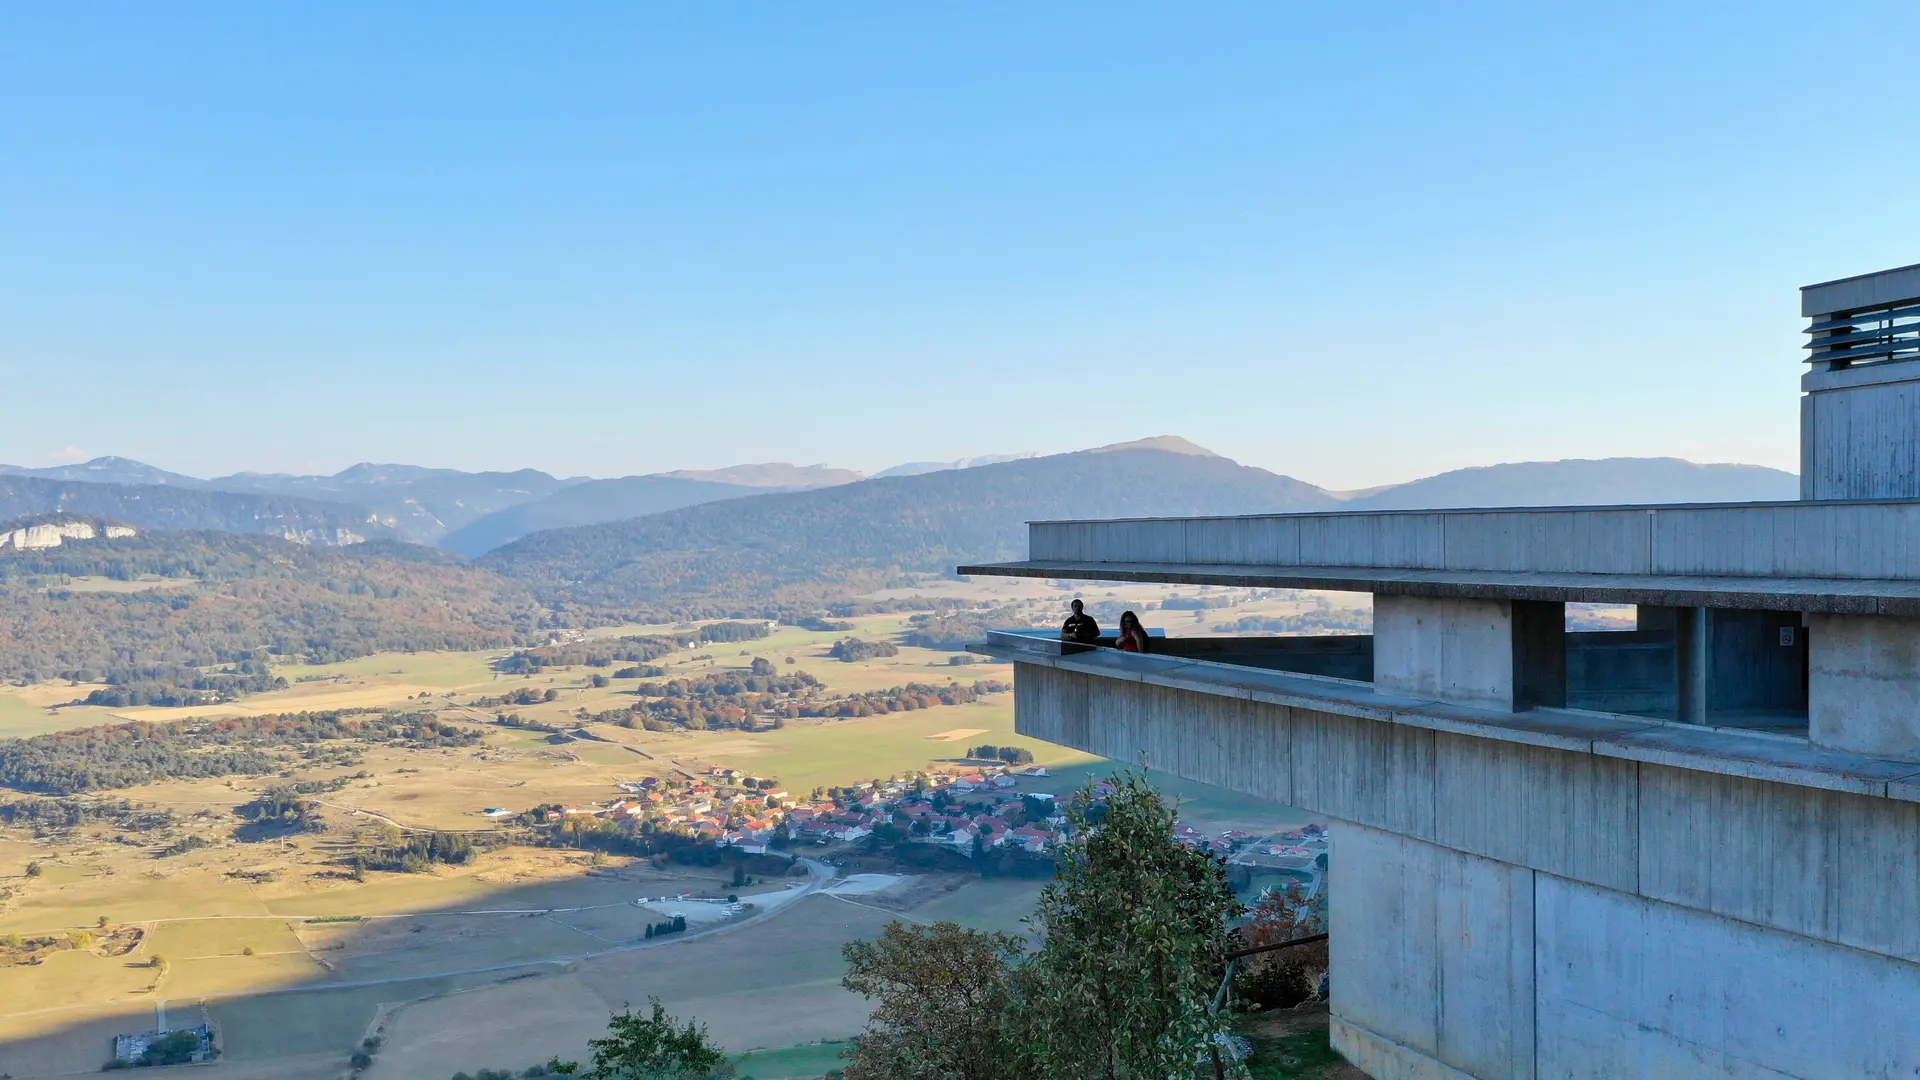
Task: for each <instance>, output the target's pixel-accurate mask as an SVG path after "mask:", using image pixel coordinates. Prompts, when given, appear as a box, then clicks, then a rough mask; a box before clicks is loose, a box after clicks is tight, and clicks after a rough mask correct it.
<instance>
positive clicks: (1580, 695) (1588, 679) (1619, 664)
mask: <svg viewBox="0 0 1920 1080" xmlns="http://www.w3.org/2000/svg"><path fill="white" fill-rule="evenodd" d="M1673 662H1674V661H1673V628H1672V626H1671V625H1669V626H1667V627H1666V628H1665V629H1664V630H1662V629H1642V630H1578V631H1569V632H1568V634H1567V705H1568V706H1570V707H1572V708H1575V709H1595V710H1598V711H1600V712H1616V713H1630V714H1638V715H1643V716H1664V717H1671V716H1673V713H1674V698H1673V694H1674V670H1673Z"/></svg>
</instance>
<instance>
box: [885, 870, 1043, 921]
mask: <svg viewBox="0 0 1920 1080" xmlns="http://www.w3.org/2000/svg"><path fill="white" fill-rule="evenodd" d="M1045 885H1046V881H1045V880H1043V879H1039V878H991V879H986V880H982V881H974V882H969V883H968V884H966V885H964V886H962V887H960V888H958V889H955V890H954V891H952V892H950V893H947V894H946V895H945V896H942V897H940V898H938V899H936V900H934V901H933V902H931V903H928V904H923V905H921V906H920V907H917V908H915V909H914V911H913V914H914V917H916V918H920V919H925V920H928V921H930V922H955V923H959V924H960V925H961V926H965V927H968V928H970V929H974V930H991V931H996V932H999V933H1005V934H1020V933H1023V932H1025V930H1026V926H1025V924H1024V923H1022V922H1021V920H1022V919H1025V918H1026V917H1027V916H1029V915H1031V914H1033V908H1034V904H1035V903H1036V902H1037V901H1038V900H1039V899H1040V890H1041V888H1042V887H1044V886H1045Z"/></svg>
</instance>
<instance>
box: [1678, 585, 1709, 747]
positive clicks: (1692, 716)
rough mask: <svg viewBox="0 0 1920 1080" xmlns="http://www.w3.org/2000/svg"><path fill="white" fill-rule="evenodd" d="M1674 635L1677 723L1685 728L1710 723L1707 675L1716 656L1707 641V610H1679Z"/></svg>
mask: <svg viewBox="0 0 1920 1080" xmlns="http://www.w3.org/2000/svg"><path fill="white" fill-rule="evenodd" d="M1674 613H1675V616H1676V618H1675V619H1674V634H1673V700H1674V716H1673V718H1674V719H1675V720H1678V721H1680V722H1681V723H1683V724H1704V723H1706V722H1707V683H1708V677H1707V672H1708V670H1709V668H1710V665H1709V663H1708V661H1709V660H1711V659H1712V656H1713V647H1712V644H1711V642H1710V641H1709V640H1708V632H1707V628H1708V619H1707V609H1706V608H1676V609H1675V612H1674Z"/></svg>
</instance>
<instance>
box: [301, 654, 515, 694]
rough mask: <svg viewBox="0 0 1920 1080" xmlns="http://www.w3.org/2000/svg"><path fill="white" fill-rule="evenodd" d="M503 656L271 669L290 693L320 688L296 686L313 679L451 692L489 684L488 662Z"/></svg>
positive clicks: (388, 657) (382, 659)
mask: <svg viewBox="0 0 1920 1080" xmlns="http://www.w3.org/2000/svg"><path fill="white" fill-rule="evenodd" d="M503 652H504V650H500V649H494V650H490V651H483V652H429V653H375V654H374V655H372V656H363V657H360V658H359V659H357V660H344V661H341V662H340V663H338V664H288V665H286V666H285V667H277V668H275V669H274V674H276V675H280V676H284V677H285V678H286V680H287V682H289V683H292V684H294V685H293V687H292V688H294V689H297V688H299V687H301V686H303V685H306V686H314V685H323V684H317V683H307V684H301V683H299V682H297V680H299V679H301V678H306V677H311V676H315V675H323V676H337V677H339V678H342V679H374V678H381V679H393V680H395V681H398V682H405V683H410V684H413V685H415V686H429V687H435V688H443V689H453V688H455V687H466V686H476V685H479V684H482V683H488V682H491V681H492V680H493V669H492V667H491V661H492V658H493V657H496V656H499V655H501V654H502V653H503Z"/></svg>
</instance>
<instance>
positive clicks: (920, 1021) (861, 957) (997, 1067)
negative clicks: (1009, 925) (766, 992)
mask: <svg viewBox="0 0 1920 1080" xmlns="http://www.w3.org/2000/svg"><path fill="white" fill-rule="evenodd" d="M841 952H842V954H843V955H845V956H846V958H847V974H846V977H845V978H843V979H841V980H840V981H841V985H843V986H845V987H846V988H847V989H849V990H852V991H853V992H854V993H856V994H863V995H865V996H866V997H868V998H871V999H873V1000H874V1002H875V1005H874V1010H873V1015H872V1016H871V1017H869V1018H868V1021H867V1029H866V1030H865V1031H864V1032H862V1033H861V1034H860V1036H859V1037H858V1038H857V1039H855V1040H854V1048H853V1050H852V1052H851V1053H850V1054H849V1055H848V1057H849V1058H850V1059H851V1060H850V1062H849V1064H848V1066H847V1070H846V1077H847V1080H1010V1078H1011V1077H1012V1075H1013V1073H1012V1068H1011V1067H1010V1062H1014V1061H1017V1060H1018V1055H1017V1054H1016V1053H1014V1052H1013V1048H1012V1047H1011V1045H1010V1044H1009V1041H1008V1038H1009V1036H1008V1032H1007V1030H1006V1025H1005V1023H1004V1020H1005V1017H1006V1015H1007V1013H1008V1011H1009V1007H1010V1005H1011V1004H1012V1002H1011V993H1012V989H1013V968H1012V965H1013V963H1014V961H1016V960H1017V959H1018V958H1019V956H1020V953H1021V943H1020V940H1019V939H1018V938H1014V937H1009V936H1008V935H1006V934H992V933H985V932H982V931H978V930H969V929H966V928H964V927H961V926H958V925H956V924H954V923H950V922H943V923H935V924H934V925H932V926H908V925H906V924H904V923H901V922H899V921H898V920H896V921H894V922H891V923H888V924H887V927H886V929H884V930H882V931H881V932H880V936H879V938H878V939H876V940H874V941H855V942H850V943H848V944H847V946H846V947H845V948H844V949H842V950H841Z"/></svg>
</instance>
